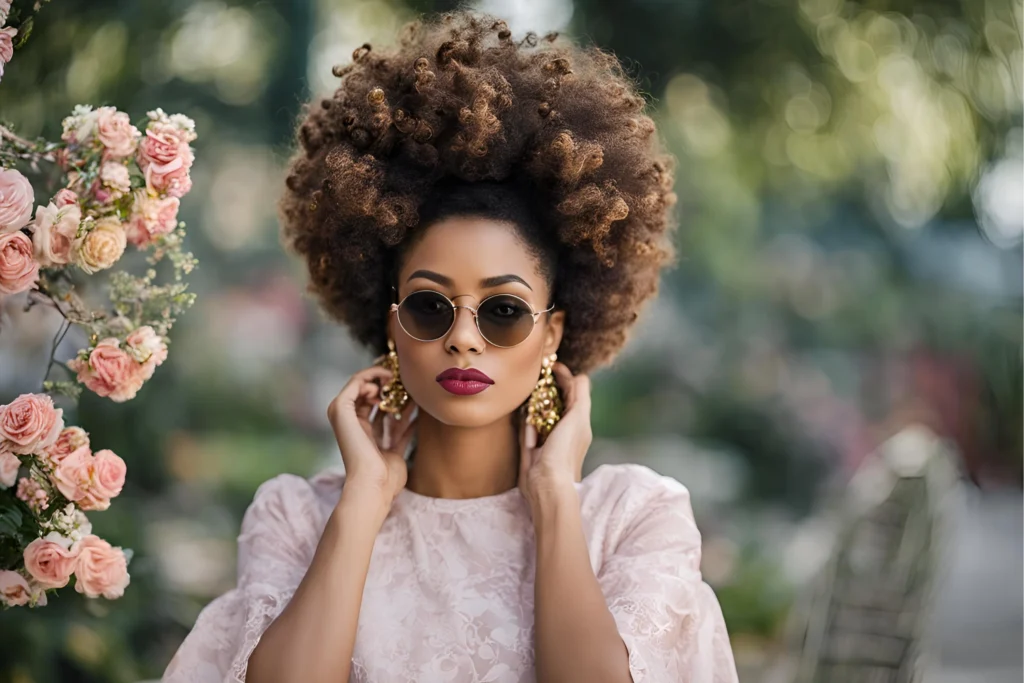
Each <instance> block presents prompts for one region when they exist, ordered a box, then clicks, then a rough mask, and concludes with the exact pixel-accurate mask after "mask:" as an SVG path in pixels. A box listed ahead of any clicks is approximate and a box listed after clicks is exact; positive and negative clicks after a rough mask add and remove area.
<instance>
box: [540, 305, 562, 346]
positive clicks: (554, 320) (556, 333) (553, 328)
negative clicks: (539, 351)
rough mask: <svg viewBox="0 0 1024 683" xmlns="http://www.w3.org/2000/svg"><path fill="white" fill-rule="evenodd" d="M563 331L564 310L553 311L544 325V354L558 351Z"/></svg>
mask: <svg viewBox="0 0 1024 683" xmlns="http://www.w3.org/2000/svg"><path fill="white" fill-rule="evenodd" d="M564 333H565V311H553V312H552V313H551V314H550V316H549V317H548V320H547V324H546V325H545V326H544V355H545V356H549V355H551V354H552V353H555V352H556V351H558V347H559V345H560V344H561V343H562V335H563V334H564Z"/></svg>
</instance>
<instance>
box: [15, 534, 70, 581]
mask: <svg viewBox="0 0 1024 683" xmlns="http://www.w3.org/2000/svg"><path fill="white" fill-rule="evenodd" d="M23 556H24V559H25V571H27V572H28V573H29V575H30V576H31V577H32V580H33V581H35V582H36V583H37V584H38V585H39V586H40V587H42V588H63V587H64V586H66V585H68V579H70V578H71V574H72V573H74V571H75V564H76V563H77V561H78V548H76V547H74V546H72V549H71V550H66V549H65V548H64V547H63V546H61V545H59V544H57V543H54V542H53V541H47V540H46V539H43V538H37V539H36V540H34V541H32V542H31V543H29V544H28V546H26V547H25V551H24V553H23Z"/></svg>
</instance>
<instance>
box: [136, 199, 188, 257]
mask: <svg viewBox="0 0 1024 683" xmlns="http://www.w3.org/2000/svg"><path fill="white" fill-rule="evenodd" d="M179 204H180V202H179V201H178V198H177V197H154V196H152V195H151V194H149V192H148V191H146V190H145V189H141V190H137V191H136V192H135V203H134V204H133V205H132V214H131V217H130V218H129V219H128V241H129V242H131V243H132V244H134V245H135V246H137V247H144V246H146V245H147V244H149V243H150V241H152V239H153V238H154V237H156V236H157V235H166V234H168V233H169V232H172V231H173V230H174V228H175V227H176V226H177V225H178V205H179Z"/></svg>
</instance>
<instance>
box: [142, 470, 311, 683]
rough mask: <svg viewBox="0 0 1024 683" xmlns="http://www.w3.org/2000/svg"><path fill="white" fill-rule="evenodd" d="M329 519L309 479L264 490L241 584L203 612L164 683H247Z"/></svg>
mask: <svg viewBox="0 0 1024 683" xmlns="http://www.w3.org/2000/svg"><path fill="white" fill-rule="evenodd" d="M321 514H322V513H321V512H320V510H319V507H318V503H317V500H316V496H315V494H314V492H313V490H312V488H311V487H310V485H309V483H308V482H307V481H306V480H305V479H302V478H301V477H298V476H295V475H292V474H282V475H278V476H277V477H274V478H273V479H270V480H268V481H266V482H264V483H263V484H262V485H260V487H259V489H257V491H256V495H255V496H254V498H253V502H252V504H250V505H249V508H248V509H247V510H246V512H245V516H244V517H243V519H242V529H241V533H240V534H239V536H238V583H237V585H236V587H235V588H234V589H232V590H230V591H228V592H227V593H225V594H223V595H221V596H220V597H218V598H216V599H215V600H214V601H213V602H211V603H210V604H208V605H207V606H206V607H205V608H204V609H203V611H202V612H200V614H199V617H198V618H197V619H196V623H195V626H193V628H192V631H191V632H190V633H189V634H188V636H187V637H186V638H185V640H184V642H182V644H181V646H180V647H179V648H178V651H177V653H176V654H175V655H174V657H173V658H172V659H171V662H170V663H169V664H168V665H167V669H166V670H165V671H164V675H163V678H162V679H161V680H162V681H164V683H186V682H187V683H244V681H245V675H246V669H247V665H248V662H249V656H250V655H251V654H252V651H253V650H254V649H255V648H256V644H257V643H258V642H259V639H260V637H261V636H262V635H263V632H264V631H265V630H266V629H267V627H268V626H269V625H270V624H271V622H273V620H274V619H276V618H277V616H278V615H279V614H280V613H281V611H282V610H283V609H284V608H285V606H286V605H287V604H288V601H289V600H291V598H292V595H293V594H294V593H295V589H296V588H298V585H299V583H300V582H301V581H302V578H303V576H305V574H306V569H307V568H308V567H309V564H310V562H312V560H313V554H314V553H315V552H316V546H317V543H318V541H319V539H318V534H317V529H318V526H317V525H318V523H319V519H320V516H321Z"/></svg>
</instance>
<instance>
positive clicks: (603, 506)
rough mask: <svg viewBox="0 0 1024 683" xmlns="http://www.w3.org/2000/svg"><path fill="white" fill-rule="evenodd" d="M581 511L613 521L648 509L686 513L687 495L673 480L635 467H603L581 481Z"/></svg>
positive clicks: (631, 464) (605, 465)
mask: <svg viewBox="0 0 1024 683" xmlns="http://www.w3.org/2000/svg"><path fill="white" fill-rule="evenodd" d="M582 484H583V486H582V487H581V488H580V502H581V504H582V505H583V507H584V508H590V509H591V510H593V511H595V512H597V511H601V512H603V513H604V514H607V515H610V516H614V517H627V518H628V517H633V516H635V515H636V514H637V513H638V512H640V511H641V510H643V509H645V508H647V507H649V506H652V505H656V504H657V505H661V504H668V505H680V506H682V507H683V509H685V510H686V511H689V510H690V492H689V491H688V490H687V488H686V487H685V486H684V485H683V484H682V483H681V482H680V481H678V480H677V479H675V478H673V477H670V476H668V475H664V474H659V473H658V472H656V471H654V470H652V469H651V468H650V467H647V466H646V465H640V464H637V463H615V464H603V465H600V466H599V467H597V468H595V469H594V470H593V471H592V472H591V473H590V474H588V475H587V476H586V477H584V478H583V482H582Z"/></svg>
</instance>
